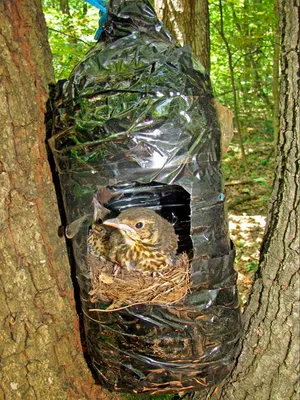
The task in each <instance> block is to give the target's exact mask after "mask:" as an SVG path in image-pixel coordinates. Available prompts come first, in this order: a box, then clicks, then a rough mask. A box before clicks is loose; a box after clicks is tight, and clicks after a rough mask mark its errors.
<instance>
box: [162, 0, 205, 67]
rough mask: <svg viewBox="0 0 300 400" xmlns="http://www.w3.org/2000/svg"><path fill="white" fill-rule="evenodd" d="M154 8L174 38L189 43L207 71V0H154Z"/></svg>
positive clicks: (181, 42) (182, 43)
mask: <svg viewBox="0 0 300 400" xmlns="http://www.w3.org/2000/svg"><path fill="white" fill-rule="evenodd" d="M155 9H156V12H157V15H158V17H159V18H160V19H162V20H163V21H164V24H165V26H166V27H167V28H168V29H169V31H170V33H171V35H172V36H173V37H174V39H175V40H177V41H178V42H179V43H180V44H181V45H184V44H189V45H190V46H191V48H192V51H193V54H194V56H195V57H196V58H197V59H198V60H199V61H200V62H201V64H202V65H203V66H204V67H205V69H206V71H207V72H208V73H209V71H210V42H209V17H208V0H199V1H195V0H155Z"/></svg>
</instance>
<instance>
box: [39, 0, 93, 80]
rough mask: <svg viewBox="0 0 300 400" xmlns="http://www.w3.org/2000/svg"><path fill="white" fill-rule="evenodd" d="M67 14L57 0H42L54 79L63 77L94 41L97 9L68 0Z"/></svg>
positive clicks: (81, 2) (65, 76)
mask: <svg viewBox="0 0 300 400" xmlns="http://www.w3.org/2000/svg"><path fill="white" fill-rule="evenodd" d="M69 8H70V13H69V14H68V13H63V12H62V11H61V10H60V8H59V1H58V0H56V1H54V0H52V1H49V0H44V1H43V9H44V14H45V18H46V22H47V26H48V37H49V42H50V47H51V50H52V54H53V65H54V70H55V76H56V79H57V80H58V79H64V78H67V77H68V75H69V74H70V72H71V71H72V69H73V67H74V66H75V65H76V64H77V63H78V62H79V61H80V60H81V59H82V57H83V56H84V54H85V53H86V52H87V51H88V50H89V49H90V47H91V46H92V45H93V44H94V43H95V40H94V34H95V32H96V30H97V27H98V20H99V11H98V10H97V9H96V8H95V7H92V6H90V5H87V4H84V1H83V0H80V1H79V0H77V1H76V0H69Z"/></svg>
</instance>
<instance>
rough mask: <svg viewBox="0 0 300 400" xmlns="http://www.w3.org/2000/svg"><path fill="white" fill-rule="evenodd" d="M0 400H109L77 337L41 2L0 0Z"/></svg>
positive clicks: (50, 69) (34, 0)
mask: <svg viewBox="0 0 300 400" xmlns="http://www.w3.org/2000/svg"><path fill="white" fill-rule="evenodd" d="M0 27H1V29H0V52H1V69H0V71H1V72H0V75H1V85H0V130H1V136H0V145H1V147H0V192H1V196H0V201H1V207H0V213H1V218H0V221H1V228H0V230H1V235H0V260H1V263H0V302H1V308H0V324H1V331H0V332H1V333H0V354H1V356H0V357H1V365H0V398H1V399H5V400H15V399H26V400H28V399H43V400H44V399H45V400H47V399H53V400H54V399H55V400H61V399H112V398H113V396H111V395H106V394H105V392H103V391H102V390H101V388H100V386H98V385H95V384H94V381H93V378H92V376H91V373H90V371H89V369H88V368H87V366H86V363H85V360H84V357H83V352H82V348H81V342H80V337H79V324H78V318H77V315H76V312H75V306H74V299H73V286H72V282H71V278H70V267H69V262H68V258H67V253H66V247H65V243H64V240H63V239H60V238H59V237H58V235H57V227H58V226H59V224H60V222H59V220H60V219H59V213H58V208H57V200H56V196H55V191H54V187H53V182H52V178H51V171H50V168H49V164H48V159H47V152H46V148H45V127H44V118H45V117H44V114H45V110H46V101H47V97H48V84H49V83H50V82H53V79H54V74H53V70H52V67H51V55H50V50H49V45H48V42H47V32H46V25H45V22H44V17H43V14H42V8H41V2H40V1H39V0H24V1H17V0H11V1H2V2H0Z"/></svg>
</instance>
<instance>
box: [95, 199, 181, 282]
mask: <svg viewBox="0 0 300 400" xmlns="http://www.w3.org/2000/svg"><path fill="white" fill-rule="evenodd" d="M177 242H178V238H177V235H176V233H175V230H174V228H173V226H172V225H171V224H170V223H169V222H168V221H167V220H165V219H164V218H162V217H161V216H159V215H158V214H157V213H156V212H155V211H153V210H150V209H147V208H143V207H137V208H135V207H134V208H129V209H127V210H125V211H122V212H121V213H120V215H119V216H118V217H117V218H112V219H107V220H105V221H104V222H103V223H102V224H100V223H98V222H97V221H95V222H94V224H93V226H92V229H91V232H90V234H89V238H88V243H89V248H90V251H91V253H92V254H93V255H96V256H98V257H100V258H101V257H102V258H103V257H104V258H105V259H106V260H109V261H111V262H113V263H116V264H117V265H118V266H119V267H121V268H126V269H127V270H132V269H136V270H138V271H140V272H142V273H143V274H146V275H152V274H153V273H154V272H155V271H157V272H158V273H160V272H161V271H163V270H164V269H165V268H166V267H168V266H170V265H173V264H174V263H175V261H176V251H177V247H178V244H177Z"/></svg>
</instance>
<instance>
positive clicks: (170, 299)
mask: <svg viewBox="0 0 300 400" xmlns="http://www.w3.org/2000/svg"><path fill="white" fill-rule="evenodd" d="M87 262H88V265H89V267H90V270H91V273H92V285H93V288H92V290H91V291H90V292H89V295H90V301H91V302H92V303H98V302H101V303H102V304H103V305H106V307H105V309H93V310H91V311H113V310H118V309H123V308H127V307H129V306H133V305H138V304H163V305H168V304H172V303H175V302H177V301H179V300H181V299H182V298H183V297H184V296H185V295H186V293H187V291H188V289H189V260H188V256H187V254H186V253H183V254H180V255H178V256H177V260H176V262H175V263H174V265H172V266H169V267H166V268H165V269H164V270H163V271H159V272H156V273H155V274H154V275H153V276H148V275H145V274H143V273H142V272H139V271H137V270H132V271H128V270H125V269H121V270H120V271H119V272H118V273H117V274H116V267H115V265H114V264H113V263H111V262H109V261H106V260H101V259H99V258H97V257H95V256H93V255H92V254H89V255H88V256H87Z"/></svg>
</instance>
